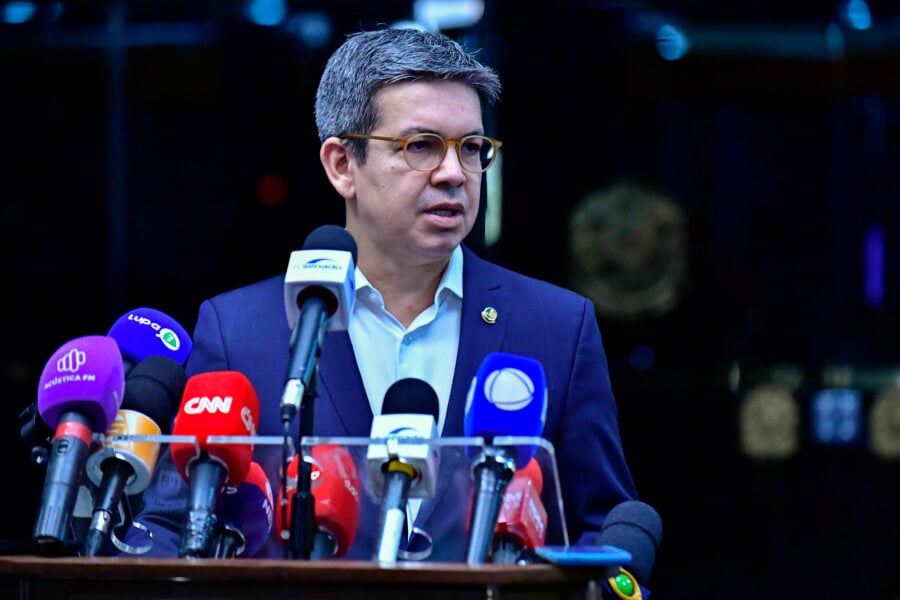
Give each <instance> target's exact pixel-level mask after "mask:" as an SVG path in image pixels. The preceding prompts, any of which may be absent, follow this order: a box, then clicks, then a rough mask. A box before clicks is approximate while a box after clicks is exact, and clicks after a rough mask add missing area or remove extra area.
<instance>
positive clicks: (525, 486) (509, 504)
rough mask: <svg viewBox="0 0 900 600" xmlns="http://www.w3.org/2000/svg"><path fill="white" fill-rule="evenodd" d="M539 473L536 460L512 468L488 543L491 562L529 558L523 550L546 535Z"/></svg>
mask: <svg viewBox="0 0 900 600" xmlns="http://www.w3.org/2000/svg"><path fill="white" fill-rule="evenodd" d="M543 485H544V477H543V473H541V467H540V465H538V463H537V460H536V459H534V458H532V459H531V460H530V461H529V462H528V464H527V465H526V466H525V467H523V468H521V469H519V470H518V471H516V474H515V476H514V477H513V479H512V481H511V482H510V483H509V485H508V486H507V488H506V494H505V495H504V496H503V505H502V506H501V507H500V513H499V515H498V516H497V527H496V529H495V530H494V537H493V540H492V543H491V562H493V563H496V564H508V565H512V564H519V563H520V562H522V561H526V562H529V561H530V559H529V558H527V556H526V551H530V550H534V549H535V548H536V547H538V546H543V545H544V542H545V540H546V539H547V509H546V508H544V504H543V502H542V501H541V490H542V489H543Z"/></svg>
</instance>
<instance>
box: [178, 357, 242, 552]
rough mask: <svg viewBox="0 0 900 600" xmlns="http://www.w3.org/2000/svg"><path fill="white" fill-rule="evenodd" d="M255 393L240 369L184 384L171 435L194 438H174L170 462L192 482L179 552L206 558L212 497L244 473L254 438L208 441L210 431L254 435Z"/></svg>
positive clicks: (212, 433) (212, 518)
mask: <svg viewBox="0 0 900 600" xmlns="http://www.w3.org/2000/svg"><path fill="white" fill-rule="evenodd" d="M258 421H259V398H258V397H257V395H256V390H254V389H253V385H252V384H251V383H250V380H249V379H247V376H246V375H244V374H243V373H241V372H239V371H210V372H208V373H198V374H196V375H192V376H191V377H190V378H189V379H188V380H187V384H186V385H185V388H184V395H183V397H182V401H181V406H180V407H179V409H178V413H177V414H176V415H175V423H174V426H173V427H172V434H173V435H176V436H179V435H183V436H193V437H196V440H197V443H196V445H195V444H193V443H183V442H172V443H171V444H169V451H170V453H171V455H172V462H173V463H174V464H175V468H177V469H178V472H179V473H180V474H181V476H182V477H183V478H184V479H185V481H187V482H188V483H189V484H190V494H189V498H188V511H187V515H186V518H185V526H184V529H183V530H182V533H181V538H180V540H179V545H178V554H179V557H182V558H183V557H201V558H202V557H209V556H210V555H211V553H212V550H213V548H212V541H213V540H212V533H213V525H214V523H215V508H216V506H215V505H216V499H217V498H218V496H219V493H220V492H221V491H222V488H223V487H224V486H226V485H237V484H238V483H240V482H241V481H243V480H244V479H246V478H247V473H248V472H249V470H250V462H251V461H252V460H253V444H252V443H223V442H209V441H208V440H209V437H210V436H241V437H243V436H255V435H256V427H257V423H258Z"/></svg>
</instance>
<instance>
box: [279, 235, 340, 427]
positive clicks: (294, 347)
mask: <svg viewBox="0 0 900 600" xmlns="http://www.w3.org/2000/svg"><path fill="white" fill-rule="evenodd" d="M355 264H356V241H355V240H354V239H353V236H351V235H350V233H348V232H347V230H346V229H344V228H343V227H338V226H337V225H323V226H321V227H318V228H316V229H314V230H313V231H312V232H311V233H310V234H309V235H308V236H307V238H306V240H305V241H304V242H303V248H302V249H301V250H295V251H294V252H292V253H291V258H290V261H289V262H288V267H287V272H286V273H285V276H284V304H285V309H286V312H287V320H288V325H289V326H290V328H291V347H290V359H289V362H288V369H287V375H286V377H285V383H284V391H283V393H282V396H281V419H282V421H284V422H285V423H288V422H290V421H291V420H292V419H293V418H294V415H296V414H297V411H298V410H299V409H300V405H301V403H302V401H303V396H304V394H306V393H307V391H308V389H309V386H310V382H311V381H312V376H313V373H314V371H315V367H316V364H317V360H318V358H319V354H320V353H321V351H322V345H323V343H324V342H325V333H326V332H327V331H346V330H347V319H348V318H349V315H350V313H351V311H352V308H353V301H354V299H355V295H354V292H355V289H354V287H355V283H354V282H355V269H356V267H355Z"/></svg>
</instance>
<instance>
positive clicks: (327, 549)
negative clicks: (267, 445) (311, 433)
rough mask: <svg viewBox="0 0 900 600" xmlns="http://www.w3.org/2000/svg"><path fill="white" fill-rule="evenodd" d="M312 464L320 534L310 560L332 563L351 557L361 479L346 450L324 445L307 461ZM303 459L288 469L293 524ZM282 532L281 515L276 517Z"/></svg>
mask: <svg viewBox="0 0 900 600" xmlns="http://www.w3.org/2000/svg"><path fill="white" fill-rule="evenodd" d="M304 460H305V461H307V462H309V463H310V486H311V489H312V495H313V498H314V499H315V503H314V512H315V523H316V531H315V532H314V538H313V544H312V550H311V552H310V558H314V559H316V558H318V559H329V558H341V557H343V556H346V555H347V552H349V550H350V546H352V545H353V540H354V539H355V538H356V530H357V528H358V526H359V514H360V494H359V489H360V488H359V475H358V474H357V470H356V463H355V462H354V460H353V457H352V456H351V455H350V452H349V451H348V450H347V448H345V447H344V446H337V445H331V444H323V445H317V446H313V448H312V450H311V452H310V456H308V457H304ZM298 461H299V455H294V458H293V459H292V460H291V463H290V465H288V469H287V477H288V481H287V490H286V493H285V494H284V495H285V497H286V499H287V503H288V504H287V514H286V516H285V518H286V519H287V522H288V523H292V522H293V521H292V520H291V519H292V517H293V509H292V507H293V504H292V500H293V497H294V495H295V494H296V493H297V476H298V472H297V471H298ZM275 520H276V523H277V524H278V525H277V526H278V529H279V530H281V528H282V526H283V524H282V517H281V511H278V512H277V513H276V515H275Z"/></svg>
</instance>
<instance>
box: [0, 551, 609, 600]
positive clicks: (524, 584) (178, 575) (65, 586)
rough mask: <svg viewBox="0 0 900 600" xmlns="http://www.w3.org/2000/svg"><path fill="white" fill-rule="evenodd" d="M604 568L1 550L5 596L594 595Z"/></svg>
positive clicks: (106, 599) (82, 599)
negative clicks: (381, 563)
mask: <svg viewBox="0 0 900 600" xmlns="http://www.w3.org/2000/svg"><path fill="white" fill-rule="evenodd" d="M602 577H603V572H602V571H597V570H583V569H576V570H563V569H560V568H558V567H555V566H552V565H543V564H541V565H479V566H475V567H470V566H468V565H465V564H461V563H417V562H401V563H398V564H397V565H394V566H379V565H378V564H376V563H374V562H367V561H366V562H363V561H337V560H335V561H321V560H317V561H292V560H227V559H148V558H85V557H64V558H42V557H36V556H5V557H0V592H2V594H0V597H3V598H11V599H12V598H20V599H21V600H27V599H31V598H40V599H53V600H56V599H65V600H87V599H94V600H100V599H102V600H110V599H111V598H124V597H127V598H130V599H140V600H149V599H162V598H192V599H194V600H207V599H213V598H255V599H259V600H263V599H266V600H268V599H270V598H273V599H280V598H381V597H390V598H427V599H428V600H437V599H443V598H492V599H500V598H502V599H504V600H506V599H520V598H521V599H525V598H548V599H550V598H567V599H568V598H589V597H593V596H594V594H593V592H592V590H593V589H594V587H595V586H594V584H593V583H592V581H594V580H597V579H600V578H602Z"/></svg>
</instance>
